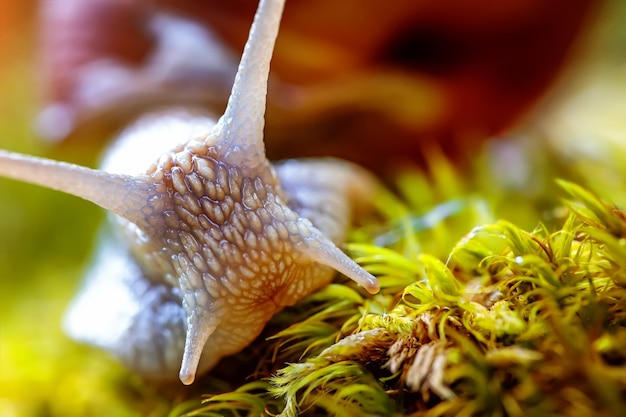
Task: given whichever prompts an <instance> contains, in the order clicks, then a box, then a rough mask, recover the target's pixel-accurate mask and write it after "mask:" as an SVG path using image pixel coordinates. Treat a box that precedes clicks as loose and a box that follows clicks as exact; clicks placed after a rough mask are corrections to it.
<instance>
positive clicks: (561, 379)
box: [178, 181, 626, 417]
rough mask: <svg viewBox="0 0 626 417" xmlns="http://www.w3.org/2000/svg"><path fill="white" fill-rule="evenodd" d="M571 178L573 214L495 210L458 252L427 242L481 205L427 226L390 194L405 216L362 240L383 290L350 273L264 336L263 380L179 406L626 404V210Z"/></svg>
mask: <svg viewBox="0 0 626 417" xmlns="http://www.w3.org/2000/svg"><path fill="white" fill-rule="evenodd" d="M559 185H560V187H561V188H562V189H563V190H564V191H565V193H566V194H567V195H568V198H567V200H566V201H565V204H564V206H565V207H566V208H567V209H566V208H563V207H562V209H561V210H560V211H559V210H557V211H556V213H560V214H561V215H560V216H553V218H554V221H553V223H554V225H552V226H545V225H540V226H538V227H537V228H535V229H534V230H533V231H532V232H526V231H524V230H521V229H520V228H518V227H516V226H515V225H513V224H512V223H510V222H506V221H493V222H491V223H486V224H483V225H479V226H477V227H475V228H474V229H473V230H472V231H471V232H470V233H468V234H466V235H465V236H464V237H463V238H462V239H460V240H459V241H458V243H456V244H454V245H453V246H452V248H451V249H450V250H449V251H448V254H447V255H445V256H434V255H431V254H427V253H425V252H424V251H423V249H424V247H428V246H429V245H430V244H432V242H430V243H428V241H426V240H424V238H425V237H427V236H428V237H429V238H431V240H435V241H436V242H438V243H442V241H444V240H448V239H450V237H449V236H447V235H446V234H445V233H443V232H444V231H445V229H446V227H450V225H451V224H452V223H454V222H455V221H458V220H459V219H458V217H459V216H465V217H466V218H467V216H470V217H472V218H476V219H477V217H476V216H477V213H478V212H483V213H484V211H482V209H480V208H479V207H480V206H481V205H480V204H479V205H476V204H469V205H468V204H460V205H458V208H462V210H461V209H459V210H456V211H454V210H453V211H454V213H453V214H452V215H451V217H450V218H447V216H439V220H440V221H437V222H434V225H433V227H425V228H421V229H420V228H416V227H415V226H416V224H418V223H419V222H420V221H421V222H422V223H423V222H425V221H426V220H427V217H426V216H431V217H433V216H434V214H433V212H430V213H427V214H426V215H423V216H421V217H420V219H419V221H418V219H417V218H414V217H413V216H412V215H411V211H410V210H408V209H406V210H405V209H404V208H403V206H402V205H399V204H395V203H394V204H395V205H390V204H389V203H390V201H389V200H386V204H387V207H388V208H389V207H395V208H396V210H395V212H394V213H393V215H392V217H393V221H390V222H389V224H391V225H392V226H391V227H390V228H389V229H387V230H386V231H381V230H377V231H376V233H374V234H372V229H371V228H370V229H368V230H367V231H364V230H365V229H362V230H361V231H360V233H357V234H356V236H359V237H360V238H364V237H365V236H368V235H369V236H370V238H371V240H375V239H379V240H380V239H381V236H383V237H384V239H386V241H387V243H388V245H387V247H380V246H377V245H374V244H371V243H358V244H352V245H350V247H349V250H350V251H351V253H352V254H353V255H354V256H355V257H356V259H357V260H358V261H359V262H360V263H361V264H362V265H364V266H365V267H366V268H367V269H368V270H369V271H370V272H372V273H374V274H376V275H378V276H379V277H380V280H381V283H382V290H381V292H380V294H378V295H376V296H373V297H370V296H367V295H365V294H364V293H363V292H361V291H360V290H359V289H358V288H355V287H352V286H351V284H350V283H345V284H344V283H338V284H333V285H331V286H329V287H328V288H326V289H323V290H322V291H320V292H318V293H316V294H313V295H311V296H310V297H308V298H306V299H305V300H303V301H302V302H301V303H300V304H299V305H297V306H295V307H294V308H291V309H288V310H286V311H284V312H283V313H281V314H279V315H278V316H277V317H276V318H275V320H274V322H273V325H272V326H270V329H269V330H268V331H269V332H272V331H274V330H272V329H279V330H278V331H275V333H273V335H272V336H271V337H270V338H269V339H268V340H267V341H264V342H260V345H261V346H263V347H261V350H263V349H266V352H271V354H266V355H265V356H264V357H266V358H267V359H266V361H265V363H264V364H262V365H260V366H259V367H258V368H257V370H259V372H258V373H257V377H256V378H257V381H256V382H252V383H248V384H245V385H243V386H242V387H240V388H239V389H237V390H235V391H233V392H230V393H226V394H219V395H213V396H206V397H205V399H204V400H203V401H202V404H199V403H195V404H194V403H192V402H190V403H186V404H184V407H185V408H186V409H187V410H189V409H190V408H191V409H192V410H193V411H187V412H186V414H185V413H182V412H181V413H182V414H183V415H188V416H190V415H202V416H217V415H233V416H239V415H250V416H252V415H263V414H266V415H281V416H295V415H299V414H304V415H312V416H314V415H329V414H330V415H338V416H382V415H397V416H400V415H411V416H483V415H486V416H542V417H543V416H551V415H553V416H564V415H565V416H568V415H569V416H580V415H591V414H593V415H594V416H619V415H626V403H625V402H624V398H626V213H625V212H623V211H622V210H620V209H619V208H617V207H615V206H613V205H611V204H608V203H605V202H603V201H601V200H600V199H599V198H597V197H596V196H595V195H594V194H592V193H590V192H589V191H586V190H585V189H583V188H581V187H579V186H577V185H574V184H572V183H568V182H564V181H560V182H559ZM389 198H391V197H389ZM383 200H385V199H383ZM396 203H397V202H396ZM441 207H442V206H439V209H441ZM449 208H450V207H449V206H448V209H449ZM392 211H393V210H392ZM455 216H456V217H457V218H456V219H453V218H452V217H455ZM478 217H481V216H478ZM444 218H447V220H446V221H444V220H443V219H444ZM556 225H559V226H558V227H557V226H556ZM418 229H419V230H418ZM437 229H441V230H437ZM454 230H457V229H456V228H450V229H449V231H450V232H453V231H454ZM389 236H393V238H392V239H390V238H389ZM437 236H439V237H437ZM424 242H425V243H424ZM440 255H441V254H440ZM261 357H263V355H261ZM285 363H288V364H287V365H280V364H285ZM274 366H276V367H277V368H278V369H277V368H275V367H274ZM261 369H262V370H261ZM178 411H181V409H179V410H178Z"/></svg>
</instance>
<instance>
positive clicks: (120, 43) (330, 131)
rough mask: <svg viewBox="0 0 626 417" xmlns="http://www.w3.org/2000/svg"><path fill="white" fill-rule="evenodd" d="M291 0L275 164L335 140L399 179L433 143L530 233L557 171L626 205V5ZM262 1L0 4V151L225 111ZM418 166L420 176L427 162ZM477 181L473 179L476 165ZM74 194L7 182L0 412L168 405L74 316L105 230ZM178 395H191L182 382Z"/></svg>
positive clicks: (2, 194)
mask: <svg viewBox="0 0 626 417" xmlns="http://www.w3.org/2000/svg"><path fill="white" fill-rule="evenodd" d="M380 7H381V6H380V2H366V3H365V4H364V3H363V1H362V0H358V1H357V0H346V1H342V2H340V4H338V3H337V2H333V1H330V0H320V1H316V2H307V1H304V0H289V1H288V2H287V6H286V9H285V15H284V18H283V23H282V26H281V32H280V35H279V40H278V43H277V46H276V52H275V57H274V60H273V63H272V75H271V80H270V92H269V98H268V111H267V128H266V146H267V152H268V155H269V157H270V158H271V159H282V158H288V157H300V156H320V155H322V156H327V155H334V156H338V157H342V158H346V159H350V160H353V161H355V162H358V163H360V164H363V165H365V166H367V167H368V168H370V169H371V170H373V171H375V172H376V173H378V174H379V175H380V176H381V177H382V178H384V179H386V180H388V181H389V182H390V183H391V184H393V183H394V179H395V178H397V176H398V175H399V174H398V173H399V172H402V171H403V170H406V169H411V170H415V171H416V172H423V173H424V174H423V175H425V176H426V177H430V176H436V173H433V172H432V169H433V164H432V162H431V157H432V156H433V155H436V156H437V157H441V156H442V157H444V158H445V159H446V160H448V161H450V163H451V165H452V166H453V167H454V169H455V170H456V172H457V173H458V175H460V176H462V177H466V178H467V179H468V186H467V189H466V192H468V193H475V194H478V195H489V196H490V199H491V200H490V201H491V203H492V204H494V205H495V206H496V207H497V210H496V212H497V214H498V216H500V217H505V218H507V219H509V220H511V221H515V222H517V223H518V224H520V225H522V226H524V227H527V228H532V227H534V225H535V224H536V223H537V222H539V221H541V220H542V215H543V213H542V211H541V207H543V206H542V205H541V204H530V203H529V202H535V201H545V200H550V201H552V202H554V200H555V195H554V193H553V190H554V185H553V178H554V177H557V176H558V177H567V178H571V179H574V180H576V181H579V182H581V183H583V184H584V185H586V186H588V187H590V188H592V189H594V190H595V191H597V192H598V193H600V194H601V195H604V196H606V197H610V198H611V199H612V200H614V201H616V202H618V203H620V204H626V189H625V187H624V185H623V182H624V181H623V178H624V176H625V175H626V172H624V171H625V170H626V168H625V167H626V164H625V163H624V162H625V161H626V157H625V156H624V155H625V152H626V149H624V148H625V147H626V145H625V143H626V142H625V141H624V136H625V135H626V122H625V120H626V117H625V116H626V83H625V81H624V70H625V69H626V68H625V67H626V25H624V24H623V22H626V4H625V3H624V2H621V1H618V0H612V1H611V0H606V1H592V0H553V1H550V2H546V1H543V0H531V1H529V0H512V1H508V2H500V3H497V4H494V3H493V2H490V1H488V0H468V1H465V2H462V4H459V2H452V1H441V0H420V1H412V2H407V1H395V0H392V1H388V2H385V4H384V7H385V8H384V9H381V8H380ZM255 9H256V2H255V1H251V0H232V1H229V2H222V1H216V0H210V1H203V2H198V1H193V0H188V1H171V0H153V1H149V2H148V1H138V0H135V1H132V0H90V1H80V0H40V1H35V0H0V91H1V92H2V102H0V148H4V149H9V150H14V151H20V152H25V153H30V154H36V155H44V156H47V157H51V158H54V159H58V160H64V161H70V162H75V163H80V164H84V165H88V166H96V164H97V160H98V157H99V155H100V153H101V152H102V150H103V149H104V148H105V147H106V143H107V142H109V141H110V140H111V138H112V137H113V136H114V134H115V132H116V131H119V130H120V129H122V128H123V127H124V126H125V125H127V124H129V123H130V122H132V120H133V119H134V118H135V117H137V116H139V115H141V114H143V113H146V112H151V111H167V109H168V108H170V107H171V106H183V107H185V108H187V109H189V110H190V111H193V112H202V113H205V112H207V113H211V114H220V112H221V111H222V109H223V106H224V105H225V102H226V99H227V96H228V92H229V89H230V83H231V82H232V79H233V76H234V71H235V69H236V64H237V61H238V58H239V54H240V50H241V48H242V46H243V43H244V42H245V39H246V36H247V31H248V29H249V25H250V22H251V19H252V15H253V13H254V10H255ZM420 175H421V174H420ZM475 178H476V179H479V180H476V181H473V180H472V179H475ZM103 218H104V213H102V212H101V211H100V210H99V209H98V208H96V207H93V206H92V205H90V204H89V203H86V202H84V201H82V200H79V199H76V198H73V197H69V196H65V195H62V194H60V193H56V192H52V191H48V190H43V189H40V188H38V187H33V186H29V185H24V184H20V183H17V182H14V181H9V180H4V179H0V415H7V416H13V415H16V416H17V415H21V416H23V415H36V416H47V415H63V416H68V415H149V414H151V415H162V414H164V413H165V412H166V411H167V410H168V407H169V406H170V401H171V398H168V399H159V398H160V397H158V396H157V397H155V396H154V395H152V394H150V393H146V390H148V391H149V390H150V388H147V387H145V385H144V384H142V382H141V381H140V380H139V379H138V378H135V377H132V376H130V375H128V374H126V373H125V372H124V371H123V370H122V369H120V368H119V366H118V365H117V364H116V362H115V361H114V360H111V359H110V358H109V357H108V356H107V355H105V354H103V353H101V352H98V351H96V350H94V349H91V348H88V347H83V346H79V345H77V344H75V343H74V342H72V341H70V340H68V339H67V338H65V336H64V335H63V333H62V331H61V329H60V323H61V320H62V314H63V311H64V309H65V308H66V306H67V304H68V302H69V300H70V299H71V297H72V295H73V294H74V293H75V292H76V291H77V289H78V287H79V283H80V279H81V275H82V272H83V271H84V268H85V265H86V264H87V263H88V260H89V256H90V253H91V251H92V246H93V244H94V242H95V240H96V235H97V230H98V226H99V224H100V223H101V221H102V220H103ZM176 395H182V396H185V395H189V392H184V391H183V393H182V394H180V392H179V391H177V394H176Z"/></svg>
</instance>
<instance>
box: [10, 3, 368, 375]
mask: <svg viewBox="0 0 626 417" xmlns="http://www.w3.org/2000/svg"><path fill="white" fill-rule="evenodd" d="M283 3H284V2H283V1H279V0H263V1H261V4H260V6H259V10H258V12H257V15H256V17H255V22H254V24H253V26H252V29H251V32H250V38H249V40H248V43H247V44H246V48H245V50H244V54H243V57H242V61H241V64H240V67H239V71H238V73H237V76H236V78H235V83H234V86H233V91H232V93H231V97H230V100H229V103H228V106H227V108H226V111H225V113H224V115H223V116H222V117H221V118H220V120H219V121H218V122H217V123H213V122H212V121H211V120H209V119H206V118H203V117H201V116H190V115H188V114H183V113H181V114H180V115H176V114H172V113H170V114H169V115H168V116H162V117H159V116H158V115H157V116H149V117H147V118H144V119H142V120H140V121H138V122H137V124H136V125H135V126H132V127H131V128H129V130H127V131H126V132H125V133H123V134H122V135H121V138H120V143H118V145H115V146H114V147H113V149H112V151H111V154H110V155H109V156H108V158H107V159H106V161H105V163H104V169H105V170H104V171H100V170H92V169H89V168H84V167H79V166H75V165H71V164H64V163H59V162H55V161H48V160H43V159H39V158H34V157H28V156H23V155H17V154H11V153H8V152H3V151H0V174H2V175H4V176H8V177H13V178H17V179H21V180H24V181H29V182H33V183H37V184H40V185H44V186H47V187H50V188H54V189H58V190H61V191H64V192H68V193H71V194H74V195H78V196H80V197H83V198H85V199H88V200H90V201H93V202H94V203H96V204H99V205H100V206H102V207H104V208H107V209H109V210H110V211H112V212H113V213H114V214H115V216H114V217H113V220H112V222H113V224H114V225H115V226H116V228H115V233H116V235H117V236H108V235H107V236H105V237H104V239H103V243H102V245H101V247H100V250H99V251H98V254H97V256H96V261H95V263H94V266H93V267H92V269H91V271H90V273H89V274H88V279H87V283H86V287H85V290H84V291H83V292H82V293H81V295H79V297H78V298H77V300H76V301H75V302H74V304H73V306H72V307H71V309H70V313H69V315H68V318H67V320H66V328H67V329H68V331H69V333H70V334H71V335H73V336H74V337H75V338H77V339H80V340H85V341H87V342H90V343H93V344H95V345H98V346H101V347H104V348H106V349H108V350H110V351H112V352H113V353H115V354H116V355H117V356H118V357H120V359H121V360H122V361H123V362H124V363H125V364H126V365H127V366H129V367H130V368H131V369H133V370H135V371H136V372H138V373H140V374H142V375H145V376H148V377H152V378H165V379H167V378H171V377H172V376H173V375H175V370H176V369H177V368H178V367H179V365H180V363H181V359H182V365H180V373H179V377H180V379H181V381H182V382H183V383H185V384H190V383H192V382H193V380H194V378H195V375H196V373H197V372H205V371H207V370H209V369H210V368H211V367H213V366H214V365H215V364H216V363H217V361H219V359H220V358H222V357H224V356H226V355H229V354H232V353H235V352H237V351H239V350H241V349H242V348H244V347H245V346H246V345H248V344H249V343H250V342H251V341H252V340H254V338H255V337H256V336H257V335H258V334H259V333H260V331H261V330H262V328H263V326H264V325H265V323H266V322H267V321H268V320H269V319H270V317H271V316H272V315H273V314H274V313H275V312H277V311H278V310H279V309H280V308H282V307H283V306H287V305H292V304H294V303H295V302H297V301H298V300H299V299H300V298H302V297H303V296H304V295H306V294H307V293H310V292H311V291H313V290H315V289H316V288H319V287H321V286H323V285H326V284H328V283H329V281H330V280H331V279H332V276H333V269H334V270H337V271H339V272H342V273H343V274H345V275H346V276H348V277H350V278H352V279H353V280H355V281H356V282H358V283H359V284H361V285H363V286H364V287H365V288H366V289H367V290H368V291H370V292H376V291H377V290H378V282H377V280H376V279H375V278H374V277H373V276H372V275H370V274H369V273H367V272H366V271H365V270H363V269H362V268H360V267H359V266H358V265H357V264H356V263H355V262H354V261H352V260H351V259H350V258H348V257H347V256H346V255H345V254H344V253H343V252H341V251H340V250H339V249H338V248H337V246H335V243H339V242H341V241H342V240H343V239H344V232H345V229H346V227H347V225H348V223H349V221H350V215H351V211H352V207H353V206H355V205H356V206H359V205H362V204H365V203H366V202H367V201H368V200H369V199H371V195H372V192H373V191H374V188H375V187H376V181H375V180H374V179H373V178H372V177H371V176H370V175H369V174H368V173H367V172H365V171H364V170H362V169H359V168H358V167H356V166H354V165H352V164H349V163H347V162H342V161H339V160H331V159H328V160H309V161H307V160H305V161H286V162H284V163H282V164H278V165H276V166H273V165H272V164H270V163H269V162H268V161H267V159H266V157H265V149H264V144H263V124H264V120H263V112H264V109H265V94H266V90H267V76H268V73H269V61H270V59H271V54H272V49H273V44H274V40H275V38H276V35H277V31H278V26H279V21H280V15H281V12H282V8H283ZM146 139H152V141H151V142H147V141H146ZM176 142H182V143H180V144H175V143H176ZM142 143H143V146H144V147H145V152H140V151H138V150H137V149H138V144H142ZM146 143H150V145H147V147H146ZM157 155H158V157H157ZM122 159H124V161H129V162H128V163H127V162H120V161H121V160H122ZM150 160H152V161H153V162H152V163H146V162H145V161H150ZM144 163H146V165H144V166H143V169H142V168H141V166H142V164H144ZM120 242H126V243H120Z"/></svg>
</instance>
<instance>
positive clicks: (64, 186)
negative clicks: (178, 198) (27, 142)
mask: <svg viewBox="0 0 626 417" xmlns="http://www.w3.org/2000/svg"><path fill="white" fill-rule="evenodd" d="M0 175H2V176H5V177H8V178H14V179H17V180H20V181H25V182H30V183H33V184H36V185H40V186H43V187H46V188H51V189H54V190H57V191H62V192H65V193H68V194H71V195H74V196H77V197H81V198H83V199H85V200H88V201H91V202H92V203H95V204H97V205H98V206H100V207H102V208H105V209H107V210H109V211H111V212H113V213H115V214H117V215H118V216H121V217H123V218H125V219H127V220H129V221H130V222H132V223H134V224H136V225H138V226H139V227H148V226H149V222H148V219H147V218H146V214H149V213H147V211H146V207H147V201H148V200H149V198H150V197H151V192H150V191H151V188H152V184H151V183H150V182H149V180H148V178H147V177H141V176H130V175H121V174H111V173H108V172H105V171H101V170H97V169H91V168H86V167H83V166H80V165H75V164H69V163H66V162H58V161H53V160H51V159H46V158H38V157H34V156H29V155H22V154H18V153H14V152H7V151H4V150H0Z"/></svg>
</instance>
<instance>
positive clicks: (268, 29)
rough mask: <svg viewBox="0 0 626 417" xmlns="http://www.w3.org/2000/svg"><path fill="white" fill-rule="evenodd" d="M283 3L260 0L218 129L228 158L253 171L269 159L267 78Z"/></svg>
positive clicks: (223, 149) (226, 159)
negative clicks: (267, 152) (267, 150)
mask: <svg viewBox="0 0 626 417" xmlns="http://www.w3.org/2000/svg"><path fill="white" fill-rule="evenodd" d="M284 4H285V1H284V0H262V1H261V3H260V5H259V8H258V10H257V13H256V15H255V17H254V22H253V23H252V28H251V29H250V35H249V37H248V41H247V42H246V46H245V48H244V51H243V55H242V57H241V61H240V63H239V69H238V70H237V75H236V76H235V82H234V84H233V89H232V93H231V95H230V97H229V99H228V105H227V106H226V110H225V111H224V115H223V116H222V117H221V118H220V119H219V121H218V126H217V129H216V130H215V134H216V138H215V143H216V144H217V146H218V149H219V150H220V153H221V154H222V155H224V158H225V161H226V162H229V163H231V164H233V165H237V166H241V167H246V169H247V170H249V171H250V172H254V170H255V169H256V168H257V167H263V166H264V165H265V164H266V163H267V160H266V158H265V144H264V143H263V128H264V126H265V118H264V115H265V103H266V95H267V81H268V74H269V68H270V61H271V59H272V53H273V51H274V44H275V42H276V37H277V35H278V28H279V26H280V18H281V16H282V11H283V8H284Z"/></svg>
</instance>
